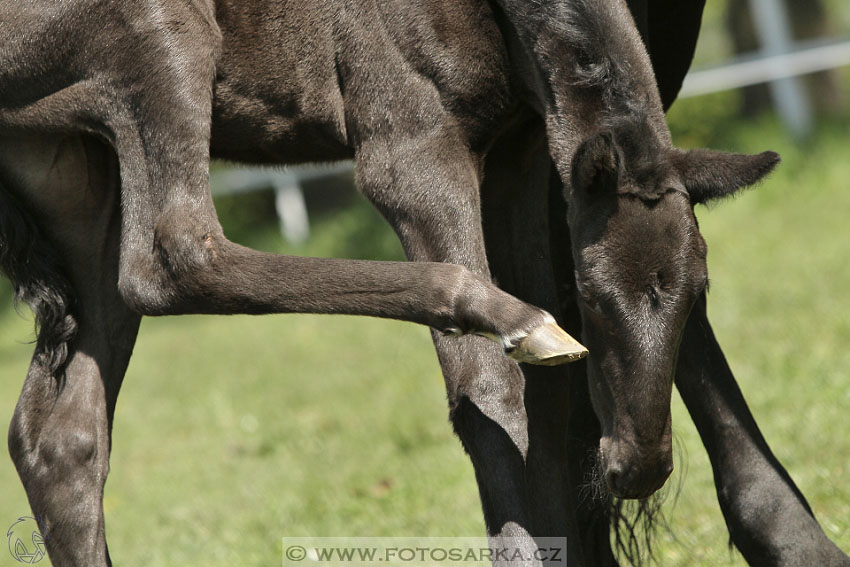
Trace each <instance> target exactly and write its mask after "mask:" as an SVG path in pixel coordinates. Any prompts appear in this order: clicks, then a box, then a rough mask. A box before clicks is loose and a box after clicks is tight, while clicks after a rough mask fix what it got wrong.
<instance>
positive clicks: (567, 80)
mask: <svg viewBox="0 0 850 567" xmlns="http://www.w3.org/2000/svg"><path fill="white" fill-rule="evenodd" d="M628 8H630V9H631V11H632V13H633V14H634V20H633V19H632V16H631V15H630V13H629V11H628ZM701 11H702V2H700V1H693V2H665V1H661V0H657V1H652V0H650V1H649V2H640V1H634V2H631V3H629V5H628V6H627V5H626V4H625V3H623V2H621V1H619V0H606V1H604V2H587V1H583V0H574V1H569V2H562V3H561V2H555V1H553V2H538V3H534V4H533V5H531V3H526V2H515V1H513V0H499V1H497V2H482V1H477V0H469V1H461V2H442V1H439V0H433V1H428V2H417V3H410V2H400V1H398V2H394V1H386V2H348V1H342V0H341V1H339V2H324V3H315V5H309V6H307V5H304V4H303V3H299V2H291V1H285V0H280V1H274V2H261V1H251V2H231V1H228V0H217V1H215V2H213V1H212V0H193V1H186V2H175V1H173V0H144V1H139V2H117V1H111V0H102V1H95V0H75V1H69V2H61V3H57V2H52V1H47V0H19V1H16V2H14V3H7V4H5V5H3V6H2V7H0V198H2V200H3V202H2V205H3V210H2V212H0V215H2V216H0V245H2V248H0V260H2V265H3V269H4V271H6V273H7V274H8V275H9V276H10V277H11V279H12V280H13V281H14V282H15V284H16V288H17V289H18V293H19V295H20V296H21V297H22V298H23V299H24V300H26V301H28V302H29V303H30V305H31V306H32V307H33V309H34V310H35V312H36V314H37V316H38V320H39V322H40V324H41V326H42V328H41V333H40V335H39V342H38V345H37V348H36V354H35V356H34V358H33V363H32V366H31V368H30V372H29V375H28V377H27V382H26V384H25V386H24V391H23V393H22V396H21V399H20V401H19V403H18V407H17V409H16V412H15V417H14V419H13V422H12V427H11V429H10V435H9V443H10V450H11V453H12V456H13V458H14V460H15V464H16V466H17V468H18V471H19V473H20V475H21V478H22V480H23V482H24V485H25V487H26V490H27V494H28V497H29V499H30V504H31V506H32V508H33V511H34V513H35V514H37V515H38V516H39V517H40V518H42V520H43V522H44V527H45V528H46V529H47V530H48V533H49V534H50V535H49V537H48V540H47V547H48V550H49V552H50V555H51V558H52V560H53V562H54V564H55V565H57V566H58V565H62V566H65V565H104V564H106V563H107V562H108V553H107V550H106V540H105V534H104V527H103V515H102V508H101V500H102V491H103V483H104V481H105V477H106V474H107V471H108V455H109V450H110V439H109V432H110V425H111V419H112V414H113V410H114V406H115V400H116V398H117V394H118V390H119V387H120V384H121V380H122V378H123V375H124V371H125V369H126V366H127V363H128V361H129V357H130V354H131V351H132V347H133V343H134V341H135V336H136V332H137V329H138V324H139V320H140V317H141V315H165V314H179V313H271V312H296V311H297V312H316V313H350V314H363V315H373V316H382V317H392V318H397V319H403V320H408V321H413V322H417V323H422V324H426V325H429V326H431V327H433V328H434V329H436V330H437V331H441V332H442V333H439V332H435V334H434V341H435V345H436V347H437V351H438V355H439V358H440V363H441V365H442V367H443V372H444V375H445V378H446V386H447V390H448V397H449V403H450V410H451V416H452V421H453V424H454V426H455V430H456V431H457V433H458V435H459V437H460V438H461V440H462V442H463V443H464V447H465V448H466V450H467V451H468V453H469V454H470V457H471V458H472V461H473V464H474V466H475V470H476V475H477V480H478V483H479V487H480V490H481V498H482V503H483V507H484V514H485V519H486V522H487V527H488V531H489V532H490V533H491V534H492V535H509V536H519V537H520V538H525V542H526V544H525V545H526V546H527V547H528V549H529V550H532V549H533V547H534V541H533V539H532V538H533V536H535V535H537V536H554V535H566V536H568V537H569V541H570V546H569V557H570V561H571V565H612V564H615V563H616V561H615V559H614V556H613V554H612V551H611V548H610V543H609V527H608V516H607V508H606V506H607V503H606V502H605V501H598V500H588V499H583V498H581V497H580V493H579V492H580V486H581V485H582V484H583V483H584V482H585V480H586V477H587V475H588V473H589V469H590V468H592V466H593V465H592V463H591V461H593V460H594V459H592V458H589V456H590V455H594V454H596V453H598V455H599V456H598V460H599V463H598V464H599V465H600V468H601V470H602V473H603V474H604V477H605V482H606V484H607V485H608V487H609V489H610V490H611V492H612V493H614V494H616V495H619V496H622V497H629V498H634V497H643V496H646V495H648V494H651V493H652V492H653V491H655V490H656V489H657V488H658V487H659V486H660V485H661V484H662V483H663V482H664V480H665V479H666V478H667V476H668V475H669V473H670V470H671V469H672V457H671V447H670V409H669V404H670V391H671V388H672V381H673V378H674V376H675V379H676V383H677V385H678V387H679V389H680V391H681V392H682V395H683V398H684V399H685V402H686V403H687V405H688V408H689V410H690V411H691V413H692V415H693V416H694V419H695V421H696V422H697V425H698V427H699V429H700V434H701V435H702V436H703V440H704V442H705V444H706V447H707V449H708V451H709V454H710V456H711V458H712V463H713V466H714V469H715V478H716V481H717V485H718V494H719V497H720V500H721V506H722V508H723V511H724V513H725V514H726V518H727V522H728V524H729V527H730V531H731V533H732V538H733V541H734V542H735V543H736V545H738V547H739V548H740V549H741V551H742V552H743V553H744V555H745V556H746V557H747V559H748V561H750V562H751V563H752V564H759V565H762V564H763V565H802V564H818V565H846V564H848V562H847V559H846V557H845V556H844V555H843V554H841V552H840V551H839V550H838V549H837V548H835V546H834V545H833V544H832V543H831V542H829V540H828V539H827V538H826V537H825V536H824V534H823V532H822V531H821V530H820V527H819V526H818V524H817V522H816V521H815V520H814V519H813V517H812V515H811V512H810V510H809V508H808V505H807V504H806V502H805V500H804V498H803V497H802V495H801V494H800V493H799V492H798V491H797V489H796V487H795V486H794V485H793V483H792V482H791V480H790V478H789V477H788V476H787V474H786V473H785V471H784V470H783V469H782V467H781V465H779V463H778V462H777V461H776V460H775V458H774V457H773V456H772V455H771V453H770V451H769V449H768V448H767V445H766V444H765V442H764V440H763V439H762V438H761V436H760V434H759V432H758V429H757V427H756V426H755V423H754V422H753V421H752V418H751V416H750V414H749V412H748V410H747V408H746V405H745V404H744V402H743V399H742V398H741V396H740V392H738V390H737V387H736V385H735V382H734V378H733V377H732V375H731V373H730V372H729V370H728V367H727V366H726V364H725V360H724V358H723V355H722V352H721V351H720V349H719V347H718V346H717V344H716V342H715V341H714V338H713V336H712V333H711V329H710V327H709V325H708V322H707V319H706V317H705V305H704V298H703V294H704V286H705V281H706V273H705V245H704V243H703V242H702V239H701V237H700V236H699V233H698V231H697V229H696V224H695V220H694V217H693V212H692V207H693V205H694V204H695V203H699V202H704V201H707V200H710V199H712V198H716V197H720V196H723V195H726V194H729V193H731V192H733V191H735V190H737V189H738V188H740V187H742V186H745V185H749V184H752V183H754V182H755V181H757V180H758V179H759V178H760V177H761V176H763V175H764V174H766V173H767V172H768V171H769V170H770V169H771V168H772V167H773V165H774V164H775V163H776V161H777V158H776V156H775V154H771V153H765V154H762V155H759V156H734V155H727V154H719V153H712V152H707V151H698V152H682V151H679V150H675V149H674V148H673V147H672V145H671V143H670V139H669V133H668V132H667V129H666V125H665V124H664V117H663V108H664V107H665V106H669V104H670V103H671V102H672V100H673V98H675V94H676V92H677V90H678V86H679V85H680V84H681V80H682V78H683V76H684V73H685V71H686V69H687V67H688V64H689V61H690V57H691V56H692V53H693V46H694V43H695V37H696V33H697V30H698V28H699V20H700V15H701ZM635 23H637V25H635ZM641 34H642V36H643V40H644V41H645V43H646V45H648V47H649V57H648V56H647V52H646V51H645V49H644V43H642V42H641ZM653 67H654V68H655V70H656V71H657V73H658V87H656V81H655V78H654V76H653ZM210 153H212V155H213V156H217V157H224V158H229V159H235V160H241V161H249V162H259V163H287V162H289V163H291V162H299V161H320V160H322V161H323V160H334V159H342V158H354V159H355V161H356V171H357V179H358V184H359V186H360V188H361V190H362V191H363V192H364V194H365V195H366V196H367V197H368V198H369V199H370V200H371V201H372V202H373V203H374V204H375V205H376V206H377V207H378V208H379V209H380V210H381V211H382V213H383V214H384V215H385V216H386V217H387V219H388V220H389V221H390V223H391V224H392V225H393V227H394V228H395V230H396V231H397V233H398V234H399V236H400V238H401V240H402V242H403V245H404V247H405V250H406V252H407V254H408V256H409V257H410V259H412V260H416V261H417V262H414V263H378V262H355V261H337V260H318V259H309V258H293V257H280V256H274V255H268V254H261V253H258V252H254V251H252V250H248V249H245V248H242V247H239V246H237V245H235V244H232V243H230V242H229V241H227V240H226V239H225V238H224V235H223V234H222V232H221V228H220V226H219V224H218V222H217V220H216V216H215V211H214V208H213V206H212V202H211V198H210V196H209V191H208V169H209V156H210ZM567 219H569V223H567ZM491 274H492V275H493V276H495V277H496V278H497V279H498V281H499V282H500V285H501V287H502V288H503V289H505V290H507V291H509V292H511V293H513V294H514V295H515V296H516V297H519V298H522V299H523V300H525V301H528V302H530V303H531V304H534V305H538V306H540V307H542V308H545V309H547V310H548V312H549V313H552V314H553V315H554V316H555V318H557V319H558V320H559V321H561V322H562V323H563V324H564V325H565V326H567V327H568V328H569V329H570V330H571V331H573V332H574V333H576V334H578V333H581V334H582V337H583V339H584V340H585V341H586V342H587V344H588V346H589V347H590V349H591V356H590V358H589V361H588V364H587V365H583V364H582V365H575V366H572V367H569V368H563V367H558V368H543V367H539V366H533V367H532V366H524V367H522V368H521V367H520V366H518V365H517V364H516V362H514V361H511V360H509V359H508V358H505V357H504V356H503V355H502V350H504V351H505V352H507V353H509V354H510V355H511V356H512V357H513V358H515V359H516V360H518V361H521V362H535V363H544V364H545V363H551V362H564V361H568V360H571V359H574V358H577V357H578V356H580V355H581V354H582V351H581V349H579V348H578V347H576V345H575V344H574V343H572V342H571V341H570V340H569V338H568V336H567V335H565V334H563V333H562V332H561V331H560V329H559V328H558V327H557V326H556V325H555V324H554V322H553V320H552V318H551V316H550V315H549V314H548V313H547V312H543V311H541V310H540V309H537V308H535V307H531V305H529V304H527V303H524V302H523V301H519V300H517V299H515V298H514V297H512V296H509V295H507V294H506V293H504V292H502V291H500V290H499V289H497V288H496V287H495V286H493V285H492V284H491V283H490V281H489V277H490V275H491ZM444 334H450V335H483V336H485V337H488V338H490V339H494V341H495V343H494V342H492V341H488V340H486V339H483V338H481V337H479V336H461V337H453V336H452V337H447V336H444ZM680 343H681V344H680ZM500 347H501V349H500ZM677 348H678V358H677ZM585 373H586V377H585ZM568 374H572V375H573V376H572V377H571V378H569V379H568V378H567V375H568ZM588 399H590V400H592V404H593V410H594V411H591V410H590V409H589V407H590V406H589V404H588ZM567 431H569V436H568V435H567ZM765 502H770V503H771V505H770V506H769V507H766V506H765V505H764V503H765Z"/></svg>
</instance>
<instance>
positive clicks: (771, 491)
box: [676, 296, 850, 567]
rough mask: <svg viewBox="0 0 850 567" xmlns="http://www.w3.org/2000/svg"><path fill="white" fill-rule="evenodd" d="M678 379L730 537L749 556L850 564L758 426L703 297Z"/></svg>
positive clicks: (757, 562) (763, 561)
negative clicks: (705, 453) (703, 450)
mask: <svg viewBox="0 0 850 567" xmlns="http://www.w3.org/2000/svg"><path fill="white" fill-rule="evenodd" d="M676 386H677V387H678V388H679V392H680V393H681V395H682V399H683V400H684V402H685V405H686V406H687V408H688V411H689V412H690V414H691V417H692V418H693V420H694V423H695V424H696V426H697V429H698V431H699V434H700V437H701V438H702V441H703V444H704V445H705V448H706V450H707V451H708V456H709V458H710V459H711V466H712V469H713V471H714V483H715V485H716V487H717V497H718V500H719V501H720V508H721V509H722V510H723V515H724V517H725V518H726V525H727V526H728V527H729V533H730V534H731V537H732V541H733V542H734V544H735V546H736V547H737V548H738V549H739V550H740V551H741V553H742V554H743V555H744V558H745V559H746V560H747V562H748V563H749V564H750V565H754V566H759V567H761V566H765V567H768V566H770V567H775V566H789V567H790V566H800V565H818V566H835V567H838V566H841V567H847V566H848V565H850V558H848V557H847V556H846V555H845V554H844V553H842V551H841V550H840V549H838V547H836V545H835V544H834V543H832V541H830V540H829V538H827V536H826V534H824V532H823V530H822V529H821V527H820V525H819V524H818V522H817V520H815V518H814V515H813V514H812V510H811V508H810V507H809V504H808V502H806V499H805V497H804V496H803V494H802V493H801V492H800V490H799V489H798V488H797V486H796V485H795V484H794V481H793V480H792V479H791V477H790V476H789V475H788V472H787V471H786V470H785V468H784V467H783V466H782V464H781V463H780V462H779V461H778V460H777V459H776V457H775V456H774V455H773V453H772V452H771V450H770V447H769V446H768V444H767V441H765V439H764V437H763V436H762V434H761V432H760V431H759V428H758V425H757V424H756V422H755V420H754V419H753V416H752V414H751V413H750V410H749V408H747V404H746V402H745V401H744V397H743V395H742V394H741V391H740V389H739V388H738V385H737V383H736V382H735V377H734V376H733V375H732V372H731V370H730V369H729V365H728V364H727V362H726V358H725V357H724V356H723V352H722V351H721V350H720V346H719V345H718V344H717V341H716V339H715V338H714V333H713V332H712V330H711V325H710V324H709V322H708V318H707V317H706V301H705V297H704V296H703V298H702V300H700V301H699V302H698V303H697V305H695V306H694V309H693V312H692V313H691V317H690V319H689V320H688V325H687V328H686V329H685V335H684V337H683V339H682V344H681V347H680V349H679V365H678V370H677V373H676Z"/></svg>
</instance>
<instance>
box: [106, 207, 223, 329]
mask: <svg viewBox="0 0 850 567" xmlns="http://www.w3.org/2000/svg"><path fill="white" fill-rule="evenodd" d="M194 216H195V215H189V214H185V213H182V212H180V211H177V212H175V211H171V212H167V213H164V214H163V215H162V216H161V217H160V220H159V222H158V223H157V226H156V229H155V230H154V235H153V247H152V249H151V248H148V249H146V250H135V251H133V252H131V253H130V254H128V255H127V256H128V258H127V260H126V261H125V262H124V263H122V266H121V274H120V277H119V282H118V289H119V292H120V293H121V297H122V298H123V299H124V302H125V303H126V304H127V305H128V306H129V307H130V308H132V309H133V310H135V311H137V312H139V313H141V314H142V315H166V314H176V313H178V312H180V305H183V304H185V303H186V301H187V300H188V299H190V298H191V296H192V295H193V294H194V293H195V292H197V291H199V290H200V288H202V287H203V278H204V275H205V274H207V273H208V272H209V271H210V270H211V268H212V267H213V266H214V265H215V264H216V263H217V262H218V261H219V260H220V253H221V250H222V247H223V246H224V245H225V244H226V242H227V241H226V240H225V239H224V236H223V234H222V233H221V228H220V227H218V226H217V225H216V226H214V227H209V225H210V223H209V222H203V220H204V219H203V218H192V217H194ZM205 226H207V227H209V228H206V229H205V228H204V227H205Z"/></svg>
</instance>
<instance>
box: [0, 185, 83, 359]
mask: <svg viewBox="0 0 850 567" xmlns="http://www.w3.org/2000/svg"><path fill="white" fill-rule="evenodd" d="M0 271H2V272H3V274H5V275H6V277H8V278H9V279H10V280H11V281H12V285H13V286H14V289H15V303H16V305H17V304H18V303H19V302H23V303H26V304H27V305H28V306H29V307H30V309H32V312H33V314H34V315H35V327H36V334H37V336H38V339H37V340H36V350H35V357H39V358H41V362H42V364H44V365H45V366H46V367H48V368H49V369H50V371H51V373H52V374H53V375H54V376H57V375H58V374H59V373H61V372H62V370H63V369H64V367H65V364H66V362H67V358H68V344H69V343H70V341H71V340H72V339H73V338H74V336H75V335H76V332H77V321H76V318H75V317H74V312H73V308H74V305H73V304H74V301H73V300H74V296H73V291H72V289H73V288H72V287H71V283H70V282H69V281H68V278H67V277H66V276H65V274H64V273H63V270H62V268H61V262H60V261H59V256H58V254H57V252H56V250H55V249H54V247H53V246H52V245H51V244H50V242H49V241H48V240H47V238H45V236H44V235H43V233H42V231H41V230H40V229H39V227H38V225H37V223H36V222H35V220H34V219H33V218H32V216H31V215H30V214H29V213H28V212H27V211H26V209H25V208H24V207H23V206H22V205H21V203H19V202H18V200H17V199H15V198H14V196H13V195H11V194H10V193H9V192H8V191H6V190H5V189H4V187H3V186H2V184H0Z"/></svg>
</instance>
